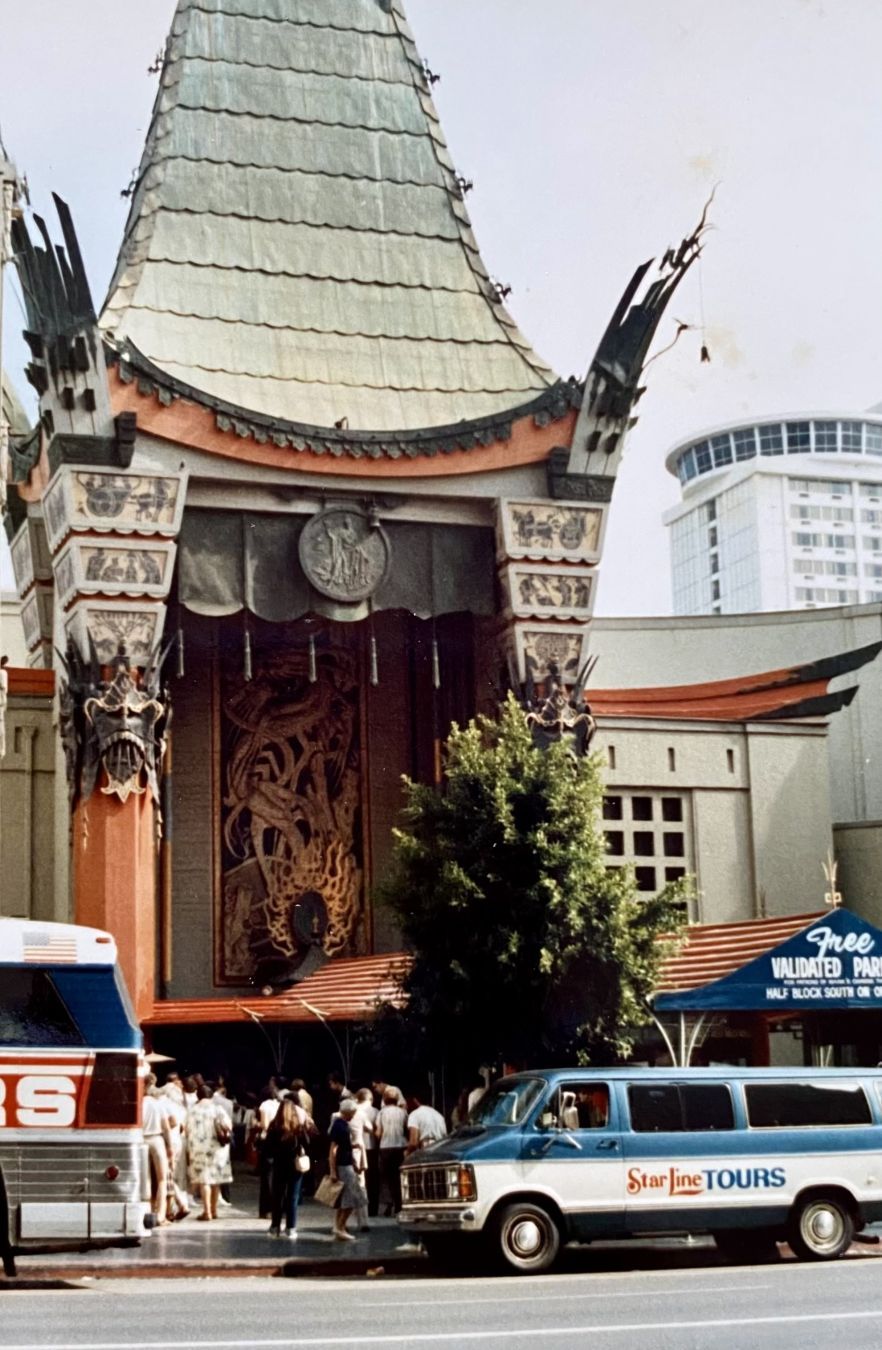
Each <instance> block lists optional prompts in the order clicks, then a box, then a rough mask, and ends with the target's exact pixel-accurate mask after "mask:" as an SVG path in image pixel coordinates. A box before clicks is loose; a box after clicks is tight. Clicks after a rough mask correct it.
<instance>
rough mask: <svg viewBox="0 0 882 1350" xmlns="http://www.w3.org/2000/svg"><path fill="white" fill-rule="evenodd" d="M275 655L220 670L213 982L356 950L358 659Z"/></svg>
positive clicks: (339, 654) (335, 654)
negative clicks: (245, 670)
mask: <svg viewBox="0 0 882 1350" xmlns="http://www.w3.org/2000/svg"><path fill="white" fill-rule="evenodd" d="M316 676H317V678H316V679H315V681H314V682H313V683H311V682H310V680H309V672H308V666H307V657H306V654H305V653H302V652H293V653H292V652H278V653H276V654H274V655H269V656H267V657H266V658H265V659H264V660H263V661H262V662H261V663H259V664H258V665H257V667H256V668H255V672H254V678H253V679H252V680H251V681H250V682H248V683H243V682H242V680H241V677H240V676H239V674H238V671H235V672H233V671H230V672H228V673H226V674H225V675H222V677H221V690H220V714H219V716H220V758H221V762H220V781H221V785H222V804H221V822H220V841H219V849H220V874H221V875H220V896H219V919H220V922H219V932H218V935H217V950H216V966H217V973H218V979H219V981H220V982H221V983H235V984H242V983H245V982H247V981H248V980H249V979H250V978H251V977H252V975H253V974H254V972H255V969H256V968H257V966H258V965H261V964H265V963H272V962H276V961H285V960H288V961H290V963H291V965H292V967H293V966H296V965H297V963H298V961H299V960H300V959H302V957H303V954H304V951H305V950H306V949H308V947H309V944H310V941H313V942H317V941H321V945H322V946H323V947H324V950H325V952H327V954H328V955H330V956H340V955H352V954H354V953H356V952H358V951H360V950H363V949H364V922H363V920H364V899H363V869H362V861H361V791H360V788H361V771H360V754H361V750H360V702H361V692H360V686H359V678H358V665H357V661H356V659H355V657H354V656H352V655H351V654H349V653H347V652H345V651H341V650H330V651H325V652H322V653H320V654H319V656H318V660H317V669H316Z"/></svg>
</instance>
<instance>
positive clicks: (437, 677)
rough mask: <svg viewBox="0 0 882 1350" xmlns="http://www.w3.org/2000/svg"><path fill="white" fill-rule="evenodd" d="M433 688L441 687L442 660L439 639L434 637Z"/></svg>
mask: <svg viewBox="0 0 882 1350" xmlns="http://www.w3.org/2000/svg"><path fill="white" fill-rule="evenodd" d="M432 688H433V689H440V688H441V661H440V658H439V655H438V639H437V638H436V637H434V636H433V637H432Z"/></svg>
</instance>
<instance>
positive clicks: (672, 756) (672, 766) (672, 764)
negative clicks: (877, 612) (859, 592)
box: [668, 568, 882, 773]
mask: <svg viewBox="0 0 882 1350" xmlns="http://www.w3.org/2000/svg"><path fill="white" fill-rule="evenodd" d="M879 571H880V575H882V568H880V569H879ZM676 768H677V752H676V750H675V749H674V747H673V746H672V745H669V746H668V769H669V770H670V772H671V773H674V771H675V770H676Z"/></svg>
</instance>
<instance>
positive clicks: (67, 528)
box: [43, 465, 186, 552]
mask: <svg viewBox="0 0 882 1350" xmlns="http://www.w3.org/2000/svg"><path fill="white" fill-rule="evenodd" d="M185 485H186V479H185V476H184V475H183V474H181V475H178V476H171V475H166V474H157V473H152V472H145V471H142V472H141V473H108V472H107V471H106V470H103V469H89V470H88V471H84V470H81V469H72V468H71V467H70V466H69V465H63V466H62V467H61V468H60V469H58V471H57V472H56V473H55V475H54V476H53V479H52V482H51V483H50V485H49V488H48V490H47V492H46V494H45V495H44V498H43V510H44V514H45V518H46V528H47V532H48V535H49V543H50V544H51V546H52V550H53V552H57V550H58V548H59V547H60V546H61V544H62V543H63V541H64V539H65V537H66V536H67V534H68V533H70V532H71V531H74V532H79V531H83V530H89V531H98V532H100V533H108V532H116V533H122V534H160V535H162V534H164V535H175V534H177V532H178V530H179V528H180V524H181V514H182V512H183V508H184V491H185Z"/></svg>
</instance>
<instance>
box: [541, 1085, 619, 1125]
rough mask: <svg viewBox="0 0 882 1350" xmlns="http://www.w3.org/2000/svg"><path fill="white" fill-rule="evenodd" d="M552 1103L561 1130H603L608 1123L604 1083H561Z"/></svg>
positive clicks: (607, 1095)
mask: <svg viewBox="0 0 882 1350" xmlns="http://www.w3.org/2000/svg"><path fill="white" fill-rule="evenodd" d="M552 1103H553V1104H552V1111H553V1113H554V1120H555V1123H556V1125H557V1126H558V1128H559V1129H561V1130H603V1129H605V1128H606V1126H607V1125H608V1124H609V1088H608V1086H607V1085H606V1083H562V1084H561V1086H560V1089H559V1091H558V1092H557V1093H555V1096H554V1098H553V1099H552Z"/></svg>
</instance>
